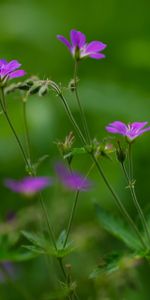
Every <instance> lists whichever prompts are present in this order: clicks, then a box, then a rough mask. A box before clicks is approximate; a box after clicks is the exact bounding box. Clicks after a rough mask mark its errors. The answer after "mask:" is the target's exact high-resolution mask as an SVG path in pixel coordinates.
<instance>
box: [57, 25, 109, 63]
mask: <svg viewBox="0 0 150 300" xmlns="http://www.w3.org/2000/svg"><path fill="white" fill-rule="evenodd" d="M57 38H58V39H59V40H60V41H61V42H62V43H64V44H65V45H66V46H67V48H68V49H69V51H70V52H71V54H72V56H73V57H74V58H75V59H76V60H80V59H82V58H84V57H87V56H89V57H91V58H95V59H101V58H104V57H105V55H104V54H103V53H100V52H101V51H102V50H104V49H105V48H106V44H103V43H102V42H99V41H93V42H91V43H89V44H88V43H86V37H85V35H84V34H83V33H82V32H80V31H77V30H74V29H73V30H71V32H70V39H71V43H70V42H69V41H68V40H67V39H66V38H65V37H64V36H62V35H57Z"/></svg>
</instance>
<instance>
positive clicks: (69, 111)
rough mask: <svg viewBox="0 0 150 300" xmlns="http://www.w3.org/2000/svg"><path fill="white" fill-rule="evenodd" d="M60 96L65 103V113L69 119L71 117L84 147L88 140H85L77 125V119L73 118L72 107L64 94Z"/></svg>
mask: <svg viewBox="0 0 150 300" xmlns="http://www.w3.org/2000/svg"><path fill="white" fill-rule="evenodd" d="M58 95H59V97H60V98H61V100H62V102H63V104H64V108H65V111H66V113H67V115H68V117H69V119H70V121H71V123H72V125H73V127H74V128H75V130H76V132H77V134H78V135H79V137H80V139H81V141H82V143H83V144H84V145H86V140H85V138H84V136H83V134H82V132H81V130H80V128H79V126H78V125H77V123H76V121H75V119H74V116H73V114H72V112H71V110H70V107H69V105H68V103H67V101H66V99H65V97H64V95H63V94H62V93H61V94H58Z"/></svg>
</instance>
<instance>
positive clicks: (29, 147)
mask: <svg viewBox="0 0 150 300" xmlns="http://www.w3.org/2000/svg"><path fill="white" fill-rule="evenodd" d="M23 120H24V127H25V141H26V147H27V153H28V158H29V161H30V162H31V160H32V158H31V143H30V137H29V129H28V122H27V107H26V100H23Z"/></svg>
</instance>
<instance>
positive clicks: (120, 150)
mask: <svg viewBox="0 0 150 300" xmlns="http://www.w3.org/2000/svg"><path fill="white" fill-rule="evenodd" d="M117 144H118V146H117V148H116V155H117V159H118V161H119V162H120V163H121V164H123V163H124V161H125V159H126V151H125V150H124V149H123V148H122V147H121V145H120V141H118V142H117Z"/></svg>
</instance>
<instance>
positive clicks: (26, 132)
mask: <svg viewBox="0 0 150 300" xmlns="http://www.w3.org/2000/svg"><path fill="white" fill-rule="evenodd" d="M23 115H24V125H25V136H26V143H27V149H28V155H29V161H30V165H31V170H32V175H33V176H36V171H35V170H34V169H33V168H32V161H31V146H30V145H31V143H30V135H29V130H28V121H27V115H26V105H25V102H24V108H23ZM39 200H40V204H41V207H42V210H43V214H44V218H45V220H46V223H47V227H48V231H49V236H50V239H51V241H52V243H53V246H54V248H55V250H56V251H57V250H58V249H57V244H56V238H55V234H54V230H53V227H52V225H51V224H50V221H49V217H48V214H47V210H46V207H45V203H44V199H43V196H42V193H39ZM57 261H58V263H59V266H60V269H61V271H62V273H63V275H64V278H65V281H67V274H66V272H65V269H64V266H63V261H62V258H57ZM68 300H72V297H71V296H69V297H68Z"/></svg>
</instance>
